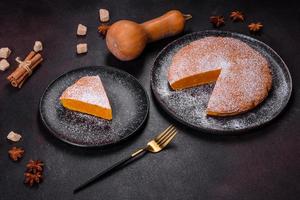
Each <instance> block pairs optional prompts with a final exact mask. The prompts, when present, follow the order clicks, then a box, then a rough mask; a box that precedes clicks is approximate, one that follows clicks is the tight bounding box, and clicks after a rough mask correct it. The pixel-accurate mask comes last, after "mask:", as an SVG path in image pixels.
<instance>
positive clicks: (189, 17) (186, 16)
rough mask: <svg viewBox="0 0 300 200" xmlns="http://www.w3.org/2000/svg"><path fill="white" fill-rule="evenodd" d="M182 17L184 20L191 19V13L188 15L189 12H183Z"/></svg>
mask: <svg viewBox="0 0 300 200" xmlns="http://www.w3.org/2000/svg"><path fill="white" fill-rule="evenodd" d="M183 17H184V19H185V20H189V19H192V15H190V14H183Z"/></svg>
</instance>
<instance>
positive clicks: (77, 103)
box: [60, 76, 112, 120]
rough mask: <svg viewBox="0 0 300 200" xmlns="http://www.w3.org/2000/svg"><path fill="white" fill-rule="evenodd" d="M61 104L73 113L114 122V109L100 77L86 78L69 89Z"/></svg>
mask: <svg viewBox="0 0 300 200" xmlns="http://www.w3.org/2000/svg"><path fill="white" fill-rule="evenodd" d="M60 102H61V104H62V105H63V106H64V107H65V108H67V109H69V110H73V111H77V112H81V113H86V114H90V115H93V116H96V117H101V118H103V119H106V120H112V109H111V106H110V103H109V100H108V97H107V95H106V92H105V89H104V87H103V84H102V81H101V79H100V77H99V76H85V77H82V78H80V79H79V80H77V81H76V82H75V83H74V84H73V85H71V86H70V87H68V88H67V89H66V90H65V91H64V92H63V93H62V95H61V97H60Z"/></svg>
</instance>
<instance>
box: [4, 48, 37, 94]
mask: <svg viewBox="0 0 300 200" xmlns="http://www.w3.org/2000/svg"><path fill="white" fill-rule="evenodd" d="M17 61H18V62H19V66H18V67H17V68H16V69H15V71H14V72H13V73H11V75H9V76H8V77H7V80H8V81H10V83H11V85H12V86H13V87H18V88H21V87H22V85H23V84H24V82H25V81H26V80H27V79H28V77H29V76H30V75H31V74H32V71H33V70H34V69H35V68H36V67H37V66H38V65H39V64H40V63H41V62H42V61H43V58H42V55H41V54H39V53H36V52H34V51H31V52H30V53H29V54H28V55H27V56H26V58H25V59H24V60H23V61H19V60H17Z"/></svg>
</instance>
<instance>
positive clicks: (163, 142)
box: [73, 125, 177, 193]
mask: <svg viewBox="0 0 300 200" xmlns="http://www.w3.org/2000/svg"><path fill="white" fill-rule="evenodd" d="M176 133H177V130H176V128H175V126H174V125H170V126H169V127H168V128H166V129H165V130H164V131H163V132H161V133H160V134H159V135H158V136H157V137H155V138H154V139H153V140H150V141H149V142H148V143H147V145H146V146H145V147H144V148H141V149H139V150H137V151H135V152H134V153H133V154H131V155H130V156H129V157H127V158H124V159H123V160H120V161H119V162H117V163H115V164H114V165H112V166H111V167H109V168H107V169H105V170H104V171H102V172H100V173H99V174H97V175H96V176H94V177H92V178H91V179H89V180H88V181H86V182H85V183H83V184H82V185H80V186H78V187H77V188H76V189H75V190H74V191H73V192H74V193H76V192H79V191H80V190H82V189H84V188H86V187H87V186H89V185H91V184H92V183H94V182H95V181H97V180H99V179H100V178H101V177H103V176H104V175H107V174H108V173H111V172H113V171H114V170H116V169H118V168H119V167H120V166H121V165H123V164H124V163H126V162H128V161H130V160H132V159H133V158H135V157H137V156H138V155H140V154H141V153H143V152H144V153H146V152H150V153H158V152H160V151H161V150H163V149H164V148H165V147H166V146H167V145H168V144H169V143H170V142H171V140H172V139H173V138H174V137H175V135H176Z"/></svg>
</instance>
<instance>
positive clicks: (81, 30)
mask: <svg viewBox="0 0 300 200" xmlns="http://www.w3.org/2000/svg"><path fill="white" fill-rule="evenodd" d="M86 32H87V27H86V26H85V25H82V24H78V27H77V35H86Z"/></svg>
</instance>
